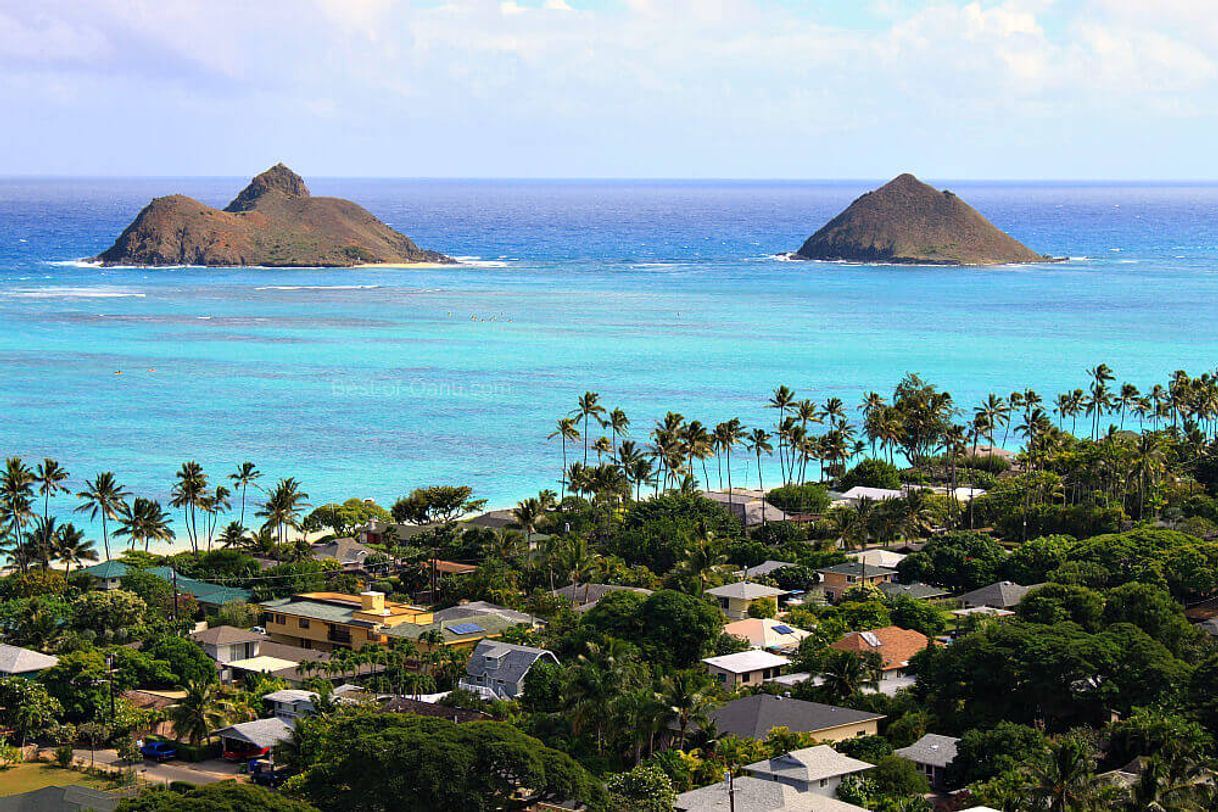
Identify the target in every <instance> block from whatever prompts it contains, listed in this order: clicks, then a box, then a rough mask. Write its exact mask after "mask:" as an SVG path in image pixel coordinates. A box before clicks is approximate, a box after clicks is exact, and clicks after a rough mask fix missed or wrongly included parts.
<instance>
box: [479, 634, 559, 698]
mask: <svg viewBox="0 0 1218 812" xmlns="http://www.w3.org/2000/svg"><path fill="white" fill-rule="evenodd" d="M539 662H548V663H553V664H554V665H557V664H558V658H557V657H555V656H554V653H553V652H552V651H547V650H546V649H543V648H534V647H533V646H519V645H515V644H513V643H501V642H499V641H497V640H483V641H481V642H479V643H478V645H477V646H476V647H475V648H474V653H473V654H472V655H471V656H470V658H469V662H468V663H467V664H466V666H465V676H463V677H461V680H460V683H459V685H460V687H462V688H464V689H466V690H467V691H473V692H474V693H476V694H478V695H479V696H482V697H483V698H489V699H516V698H518V697H520V696H523V695H524V678H525V677H526V676H528V673H529V670H530V669H531V668H532V667H533V666H534V665H536V664H537V663H539Z"/></svg>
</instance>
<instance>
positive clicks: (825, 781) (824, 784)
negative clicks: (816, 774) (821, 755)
mask: <svg viewBox="0 0 1218 812" xmlns="http://www.w3.org/2000/svg"><path fill="white" fill-rule="evenodd" d="M820 785H821V786H822V787H827V786H829V779H828V778H822V779H821V780H820Z"/></svg>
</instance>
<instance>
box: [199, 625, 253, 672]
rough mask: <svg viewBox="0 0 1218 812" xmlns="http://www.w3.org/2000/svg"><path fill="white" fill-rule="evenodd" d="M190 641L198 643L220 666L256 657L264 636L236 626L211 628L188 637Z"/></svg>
mask: <svg viewBox="0 0 1218 812" xmlns="http://www.w3.org/2000/svg"><path fill="white" fill-rule="evenodd" d="M190 639H191V640H193V641H195V642H196V643H198V644H199V645H200V646H201V647H202V648H203V651H204V652H206V653H207V656H208V657H211V658H212V659H213V660H215V661H216V662H217V663H219V664H220V665H225V664H227V663H231V662H233V661H234V660H248V659H249V658H250V657H257V656H258V651H259V646H260V645H261V643H262V642H263V641H264V640H265V639H266V635H263V634H260V633H258V632H251V631H247V630H245V629H238V628H237V627H236V626H213V627H211V628H209V629H204V630H203V631H201V632H195V633H193V634H192V635H190Z"/></svg>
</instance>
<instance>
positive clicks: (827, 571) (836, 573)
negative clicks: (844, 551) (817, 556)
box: [817, 561, 897, 603]
mask: <svg viewBox="0 0 1218 812" xmlns="http://www.w3.org/2000/svg"><path fill="white" fill-rule="evenodd" d="M817 572H818V573H820V578H821V589H822V590H823V591H824V593H825V598H826V599H827V600H828V601H829V602H830V603H836V602H837V601H839V600H841V598H842V595H844V594H845V593H846V592H848V591H850V589H852V588H853V587H856V586H860V585H862V584H870V585H871V586H874V587H879V586H880V585H881V584H887V583H891V582H893V581H895V580H896V579H897V571H896V570H894V569H888V568H887V567H872V566H868V565H867V564H864V563H862V562H861V561H847V562H846V563H845V564H834V565H833V566H831V567H821V568H820V569H818V570H817Z"/></svg>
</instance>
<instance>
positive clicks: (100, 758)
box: [72, 750, 244, 784]
mask: <svg viewBox="0 0 1218 812" xmlns="http://www.w3.org/2000/svg"><path fill="white" fill-rule="evenodd" d="M72 753H73V755H74V756H75V757H76V762H77V763H78V764H83V765H85V766H88V765H89V763H90V754H89V751H88V750H73V751H72ZM92 758H93V763H95V764H96V765H97V766H99V767H110V768H113V769H115V770H119V769H123V768H125V767H130V766H134V767H135V770H136V772H137V773H138V774H139V776H140V778H142V779H144V780H145V781H153V782H156V783H158V784H168V783H169V782H170V781H185V782H187V783H190V784H214V783H215V782H217V781H228V780H231V779H234V778H236V779H237V780H244V779H243V778H241V777H240V773H239V768H240V765H239V764H233V763H231V762H228V761H224V760H223V759H219V758H216V759H212V760H210V761H200V762H197V763H194V764H192V763H190V762H187V761H178V760H176V759H175V760H173V761H166V762H164V763H161V764H158V763H157V762H155V761H140V762H136V763H135V764H133V765H132V764H128V763H127V762H125V761H119V758H118V753H117V752H115V751H114V750H97V751H96V752H94V753H93V756H92Z"/></svg>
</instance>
